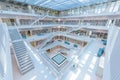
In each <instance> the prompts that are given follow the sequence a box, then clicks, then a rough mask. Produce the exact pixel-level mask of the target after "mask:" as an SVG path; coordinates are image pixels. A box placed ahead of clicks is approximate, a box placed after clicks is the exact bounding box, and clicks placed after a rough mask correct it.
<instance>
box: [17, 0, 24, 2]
mask: <svg viewBox="0 0 120 80" xmlns="http://www.w3.org/2000/svg"><path fill="white" fill-rule="evenodd" d="M16 1H18V2H25V0H16Z"/></svg>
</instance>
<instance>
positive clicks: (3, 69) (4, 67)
mask: <svg viewBox="0 0 120 80" xmlns="http://www.w3.org/2000/svg"><path fill="white" fill-rule="evenodd" d="M0 80H13V78H12V63H11V55H10V46H9V36H8V30H7V26H6V25H5V24H1V23H0Z"/></svg>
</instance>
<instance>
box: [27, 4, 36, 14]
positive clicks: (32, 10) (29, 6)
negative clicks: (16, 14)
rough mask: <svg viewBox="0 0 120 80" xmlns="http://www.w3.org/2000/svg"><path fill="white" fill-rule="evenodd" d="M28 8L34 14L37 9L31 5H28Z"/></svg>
mask: <svg viewBox="0 0 120 80" xmlns="http://www.w3.org/2000/svg"><path fill="white" fill-rule="evenodd" d="M28 10H29V12H30V13H33V14H34V13H35V11H34V9H32V6H31V5H28Z"/></svg>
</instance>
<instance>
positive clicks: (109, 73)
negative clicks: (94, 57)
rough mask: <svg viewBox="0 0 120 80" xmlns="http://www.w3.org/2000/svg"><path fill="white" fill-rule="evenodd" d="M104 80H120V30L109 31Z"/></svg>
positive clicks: (117, 28)
mask: <svg viewBox="0 0 120 80" xmlns="http://www.w3.org/2000/svg"><path fill="white" fill-rule="evenodd" d="M105 53H106V55H105V69H104V76H103V80H120V28H119V27H111V28H110V29H109V35H108V42H107V46H106V50H105Z"/></svg>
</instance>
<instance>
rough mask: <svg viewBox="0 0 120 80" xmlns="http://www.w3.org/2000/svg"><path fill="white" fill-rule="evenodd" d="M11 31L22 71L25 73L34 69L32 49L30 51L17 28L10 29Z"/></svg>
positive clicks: (16, 56)
mask: <svg viewBox="0 0 120 80" xmlns="http://www.w3.org/2000/svg"><path fill="white" fill-rule="evenodd" d="M9 33H10V37H11V40H12V44H13V50H14V53H15V58H16V61H17V64H18V67H19V69H20V72H21V73H22V74H25V73H27V72H29V71H31V70H32V69H34V65H33V62H32V59H31V57H30V55H29V52H30V51H28V49H27V47H26V45H25V43H24V41H23V40H22V38H21V36H20V34H19V32H18V30H17V29H11V30H9Z"/></svg>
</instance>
